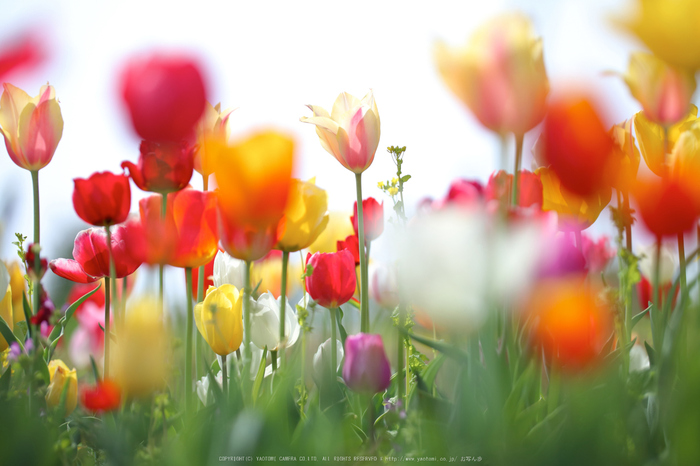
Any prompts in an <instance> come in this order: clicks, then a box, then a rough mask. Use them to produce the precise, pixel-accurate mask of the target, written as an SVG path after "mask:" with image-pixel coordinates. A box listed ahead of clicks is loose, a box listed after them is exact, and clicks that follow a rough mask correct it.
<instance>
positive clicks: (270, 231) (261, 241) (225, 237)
mask: <svg viewBox="0 0 700 466" xmlns="http://www.w3.org/2000/svg"><path fill="white" fill-rule="evenodd" d="M284 227H285V220H284V219H282V220H281V221H280V222H279V223H277V224H273V225H268V226H266V227H259V226H253V225H238V224H237V223H235V221H233V220H232V219H231V218H229V219H228V220H225V219H224V214H223V213H222V212H221V211H219V235H220V237H221V244H222V245H223V247H224V249H225V250H226V252H227V253H229V254H230V255H231V256H232V257H235V258H236V259H240V260H243V261H256V260H258V259H262V258H263V257H265V255H266V254H267V253H269V252H270V250H271V249H272V248H273V247H275V244H277V241H278V240H279V239H280V238H281V237H282V236H283V234H284Z"/></svg>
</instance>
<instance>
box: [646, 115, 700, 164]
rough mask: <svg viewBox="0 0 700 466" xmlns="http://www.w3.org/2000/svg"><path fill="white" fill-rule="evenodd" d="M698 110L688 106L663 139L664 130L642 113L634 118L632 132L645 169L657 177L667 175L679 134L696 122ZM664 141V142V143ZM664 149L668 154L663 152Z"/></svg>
mask: <svg viewBox="0 0 700 466" xmlns="http://www.w3.org/2000/svg"><path fill="white" fill-rule="evenodd" d="M697 117H698V108H697V107H696V106H695V105H691V106H690V111H689V112H688V114H687V115H686V116H685V117H684V118H683V119H682V120H681V121H679V122H678V123H676V124H674V125H671V126H669V127H668V129H667V131H666V136H665V137H664V128H663V127H662V126H661V125H657V124H656V123H653V122H651V121H649V119H647V117H645V116H644V112H639V113H637V114H636V115H635V116H634V131H635V133H636V134H637V140H638V142H639V150H640V151H641V153H642V157H644V161H645V162H646V164H647V167H649V169H650V170H651V171H652V172H654V173H655V174H657V175H659V176H666V175H667V174H668V157H669V155H670V153H671V152H672V151H673V148H674V146H675V145H676V141H678V138H680V136H681V133H683V132H684V131H686V130H687V129H688V128H689V127H690V126H691V125H692V124H693V122H695V120H697ZM664 139H665V142H664ZM664 149H666V150H667V151H668V152H666V151H664Z"/></svg>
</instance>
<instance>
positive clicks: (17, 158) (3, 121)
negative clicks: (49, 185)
mask: <svg viewBox="0 0 700 466" xmlns="http://www.w3.org/2000/svg"><path fill="white" fill-rule="evenodd" d="M3 88H4V92H3V93H2V97H0V127H1V129H0V131H2V135H3V136H4V137H5V147H6V148H7V153H8V154H9V155H10V158H11V159H12V161H13V162H14V163H15V164H17V166H19V167H20V168H24V169H25V170H29V171H38V170H41V169H42V168H44V167H45V166H46V165H48V164H49V162H51V159H52V158H53V155H54V152H56V147H57V146H58V143H59V141H60V140H61V136H62V134H63V117H62V116H61V108H60V107H59V105H58V101H57V100H56V91H55V90H54V88H53V86H49V85H48V84H47V85H45V86H41V90H40V92H39V95H37V96H36V97H29V95H27V93H26V92H24V91H23V90H22V89H20V88H18V87H15V86H13V85H12V84H9V83H5V84H3Z"/></svg>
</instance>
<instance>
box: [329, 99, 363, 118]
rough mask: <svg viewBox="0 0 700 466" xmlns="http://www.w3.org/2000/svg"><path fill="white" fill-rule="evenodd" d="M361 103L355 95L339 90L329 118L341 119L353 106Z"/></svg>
mask: <svg viewBox="0 0 700 466" xmlns="http://www.w3.org/2000/svg"><path fill="white" fill-rule="evenodd" d="M361 105H362V104H361V103H360V101H359V100H357V97H355V96H354V95H351V94H348V93H347V92H341V93H340V94H339V95H338V97H337V98H336V99H335V102H334V103H333V110H331V118H332V119H333V120H335V121H341V120H342V119H343V115H345V114H346V113H348V112H351V111H353V110H354V109H355V108H357V107H360V106H361Z"/></svg>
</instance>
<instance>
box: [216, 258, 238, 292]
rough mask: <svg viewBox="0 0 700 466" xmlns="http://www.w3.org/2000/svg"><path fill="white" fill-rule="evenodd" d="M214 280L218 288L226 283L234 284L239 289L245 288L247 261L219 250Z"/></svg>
mask: <svg viewBox="0 0 700 466" xmlns="http://www.w3.org/2000/svg"><path fill="white" fill-rule="evenodd" d="M212 281H213V282H214V286H215V287H216V288H218V287H220V286H221V285H224V284H229V285H233V286H235V287H236V288H238V289H241V288H243V282H244V281H245V262H243V261H242V260H240V259H236V258H234V257H231V256H230V255H229V254H228V253H227V252H225V251H219V252H217V253H216V257H215V258H214V271H213V276H212Z"/></svg>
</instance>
